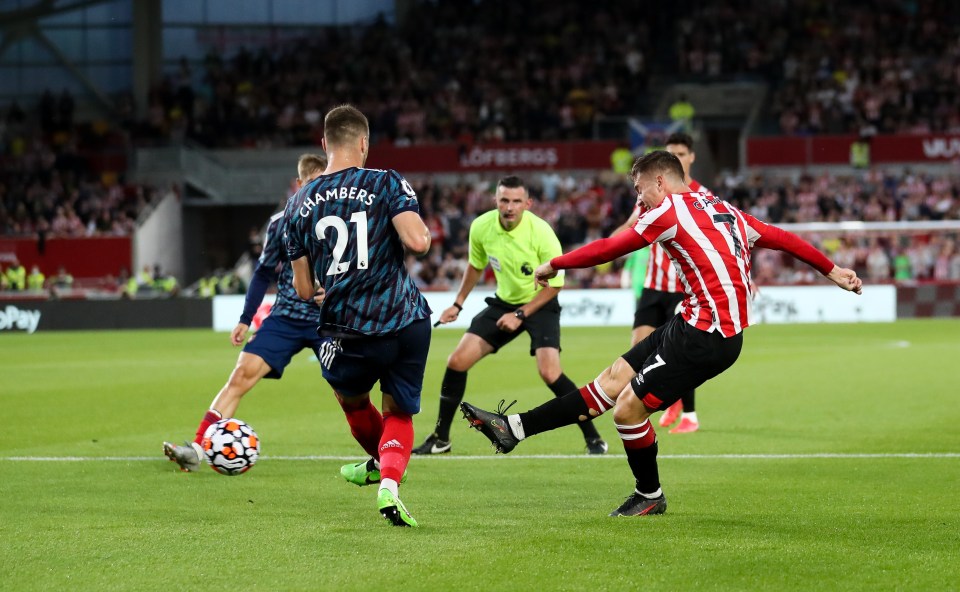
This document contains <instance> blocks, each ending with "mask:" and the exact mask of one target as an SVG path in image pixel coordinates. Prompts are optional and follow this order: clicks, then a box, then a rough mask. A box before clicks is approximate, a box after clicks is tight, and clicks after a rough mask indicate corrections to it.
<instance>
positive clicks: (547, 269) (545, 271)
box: [533, 261, 557, 288]
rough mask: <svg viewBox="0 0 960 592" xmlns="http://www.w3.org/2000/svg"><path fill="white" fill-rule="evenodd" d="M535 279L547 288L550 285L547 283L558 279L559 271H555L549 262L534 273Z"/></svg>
mask: <svg viewBox="0 0 960 592" xmlns="http://www.w3.org/2000/svg"><path fill="white" fill-rule="evenodd" d="M533 277H534V278H536V280H537V283H538V284H540V285H541V286H543V287H544V288H546V287H547V286H548V285H549V284H548V283H547V282H548V281H549V280H551V279H553V278H555V277H557V270H556V269H554V268H553V266H552V265H550V262H549V261H548V262H546V263H544V264H542V265H541V266H540V267H538V268H537V270H536V271H534V272H533Z"/></svg>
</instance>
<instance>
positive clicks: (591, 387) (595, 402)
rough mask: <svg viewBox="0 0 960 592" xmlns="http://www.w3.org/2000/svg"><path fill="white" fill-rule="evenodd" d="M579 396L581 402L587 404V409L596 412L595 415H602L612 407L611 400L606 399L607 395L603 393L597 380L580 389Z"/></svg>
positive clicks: (612, 402)
mask: <svg viewBox="0 0 960 592" xmlns="http://www.w3.org/2000/svg"><path fill="white" fill-rule="evenodd" d="M580 396H581V397H583V402H584V403H586V404H587V407H589V408H590V409H593V410H594V411H596V412H597V415H603V414H604V413H605V412H607V411H609V410H610V409H612V408H613V405H614V401H613V399H611V398H610V397H608V396H607V393H605V392H604V391H603V387H601V386H600V379H599V378H597V379H596V380H594V381H593V382H590V383H587V384H586V385H585V386H583V387H582V388H581V389H580Z"/></svg>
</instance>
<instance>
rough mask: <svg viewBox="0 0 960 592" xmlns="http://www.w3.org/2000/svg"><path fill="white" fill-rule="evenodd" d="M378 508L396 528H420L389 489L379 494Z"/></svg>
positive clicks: (382, 490)
mask: <svg viewBox="0 0 960 592" xmlns="http://www.w3.org/2000/svg"><path fill="white" fill-rule="evenodd" d="M377 506H379V507H380V514H381V515H382V516H383V517H384V518H386V519H387V520H389V521H390V523H391V524H393V525H394V526H409V527H412V528H417V527H419V525H418V524H417V521H416V520H414V519H413V516H411V515H410V512H408V511H407V508H406V506H404V505H403V502H401V501H400V498H399V497H397V496H395V495H393V494H392V493H390V490H389V489H381V490H380V492H379V493H378V494H377Z"/></svg>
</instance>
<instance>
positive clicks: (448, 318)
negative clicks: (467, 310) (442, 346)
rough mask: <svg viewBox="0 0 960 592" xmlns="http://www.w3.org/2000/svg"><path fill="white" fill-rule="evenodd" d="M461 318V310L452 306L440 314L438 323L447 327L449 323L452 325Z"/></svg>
mask: <svg viewBox="0 0 960 592" xmlns="http://www.w3.org/2000/svg"><path fill="white" fill-rule="evenodd" d="M459 316H460V309H459V308H457V307H456V306H453V305H452V304H451V305H450V306H448V307H447V308H445V309H443V312H442V313H440V320H439V321H438V323H439V324H441V325H446V324H447V323H452V322H453V321H455V320H457V317H459Z"/></svg>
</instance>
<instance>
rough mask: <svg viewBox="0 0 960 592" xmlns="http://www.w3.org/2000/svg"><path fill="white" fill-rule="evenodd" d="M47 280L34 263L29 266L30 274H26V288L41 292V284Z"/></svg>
mask: <svg viewBox="0 0 960 592" xmlns="http://www.w3.org/2000/svg"><path fill="white" fill-rule="evenodd" d="M46 281H47V277H46V276H45V275H43V273H41V271H40V268H39V267H38V266H36V265H33V266H31V267H30V275H28V276H27V289H28V290H30V291H31V292H42V291H43V285H44V283H45V282H46Z"/></svg>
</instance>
